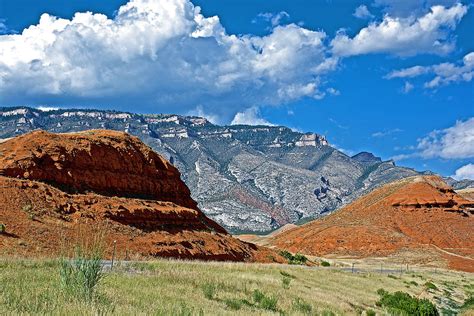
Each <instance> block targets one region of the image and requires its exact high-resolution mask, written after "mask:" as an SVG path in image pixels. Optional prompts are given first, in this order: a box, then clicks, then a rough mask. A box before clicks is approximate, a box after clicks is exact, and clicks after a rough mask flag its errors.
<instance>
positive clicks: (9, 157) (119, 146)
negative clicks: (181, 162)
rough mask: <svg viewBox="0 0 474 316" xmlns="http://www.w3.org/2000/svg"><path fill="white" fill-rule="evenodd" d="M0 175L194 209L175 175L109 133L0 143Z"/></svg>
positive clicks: (133, 141) (144, 149)
mask: <svg viewBox="0 0 474 316" xmlns="http://www.w3.org/2000/svg"><path fill="white" fill-rule="evenodd" d="M0 152H2V155H1V156H0V175H4V176H7V177H12V178H23V179H28V180H39V181H42V182H46V183H49V184H52V185H54V186H58V187H61V188H62V189H63V190H66V191H69V192H70V193H84V192H88V191H91V192H95V193H99V194H102V195H108V196H122V197H137V198H148V199H158V200H161V201H170V202H174V203H176V204H179V205H182V206H186V207H190V208H196V207H197V204H196V202H194V201H193V200H192V199H191V197H190V192H189V189H188V187H187V186H186V185H185V184H184V182H182V181H181V180H180V174H179V171H178V170H177V169H176V168H175V167H174V166H173V165H171V164H170V163H169V162H168V161H166V160H165V159H164V158H163V157H161V156H160V155H158V154H157V153H155V152H154V151H153V150H152V149H151V148H149V147H148V146H146V145H145V144H143V143H142V142H141V141H140V140H139V139H138V138H137V137H133V136H130V135H128V134H125V133H120V132H113V131H100V130H91V131H87V132H83V133H74V134H52V133H48V132H45V131H35V132H32V133H29V134H25V135H22V136H19V137H16V138H14V139H11V140H8V141H6V142H4V143H0Z"/></svg>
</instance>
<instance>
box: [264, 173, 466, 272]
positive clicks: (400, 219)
mask: <svg viewBox="0 0 474 316" xmlns="http://www.w3.org/2000/svg"><path fill="white" fill-rule="evenodd" d="M268 242H269V244H271V245H274V246H276V247H278V248H281V249H288V250H290V251H292V252H301V253H305V254H309V255H316V256H327V255H336V256H355V257H369V256H387V255H391V254H394V253H396V252H398V251H402V250H405V251H406V250H407V249H412V250H417V251H419V250H421V251H422V250H423V249H428V248H429V249H430V250H433V249H435V250H436V251H438V253H439V255H440V257H443V258H444V259H446V260H447V262H448V265H449V266H450V267H452V268H457V269H461V270H466V271H473V272H474V201H470V200H466V199H465V198H463V197H461V196H459V195H458V194H457V193H455V192H454V191H453V190H452V189H451V188H450V187H449V186H448V185H447V184H446V183H444V182H443V181H442V180H441V179H440V178H438V177H434V176H432V177H414V178H408V179H404V180H401V181H397V182H394V183H391V184H388V185H385V186H383V187H381V188H379V189H377V190H375V191H373V192H371V193H369V194H367V195H366V196H364V197H362V198H360V199H358V200H357V201H355V202H353V203H351V204H350V205H348V206H346V207H344V208H342V209H341V210H339V211H337V212H335V213H333V214H331V215H329V216H327V217H324V218H323V219H320V220H315V221H313V222H310V223H308V224H306V225H303V226H301V227H297V228H294V229H291V230H289V231H285V232H283V233H281V234H278V235H276V236H274V237H270V238H269V241H268Z"/></svg>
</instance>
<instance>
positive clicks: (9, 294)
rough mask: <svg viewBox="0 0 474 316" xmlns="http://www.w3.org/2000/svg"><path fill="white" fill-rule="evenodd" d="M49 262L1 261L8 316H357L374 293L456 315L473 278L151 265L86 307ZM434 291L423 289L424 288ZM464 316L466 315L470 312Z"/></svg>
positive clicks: (0, 297) (1, 296)
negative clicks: (400, 295) (424, 301)
mask: <svg viewBox="0 0 474 316" xmlns="http://www.w3.org/2000/svg"><path fill="white" fill-rule="evenodd" d="M59 283H60V282H59V264H58V262H57V261H52V260H24V259H1V260H0V311H2V312H1V313H6V314H69V315H71V314H73V315H77V314H120V315H123V314H133V315H138V314H153V315H230V314H232V315H272V314H274V315H278V314H280V315H282V314H285V315H304V314H307V315H308V314H310V315H321V314H322V315H346V314H348V315H352V314H354V315H356V314H367V313H368V312H369V314H372V313H370V311H373V312H376V313H377V314H381V315H383V314H386V313H387V312H386V311H385V310H384V309H383V308H381V307H378V306H376V304H375V303H376V302H377V300H378V298H379V296H378V295H377V290H378V289H385V290H386V291H388V292H394V291H404V292H407V293H410V294H412V295H415V296H416V297H418V298H428V299H429V300H430V301H432V302H433V303H435V304H436V305H437V307H438V309H439V311H444V312H445V313H447V311H449V310H450V311H451V312H457V311H458V310H459V308H460V306H462V305H463V303H464V302H465V301H466V300H467V299H468V298H469V297H470V296H472V295H474V274H470V273H461V272H453V271H448V270H440V269H438V270H434V269H422V268H419V269H414V270H413V271H408V272H403V273H400V272H398V273H396V272H393V273H391V272H390V271H387V272H386V273H377V272H359V273H351V271H350V270H349V271H347V270H341V269H333V268H323V267H303V266H291V265H278V264H248V263H222V262H196V261H194V262H189V261H177V260H156V261H150V262H131V263H130V262H128V263H121V264H119V265H118V266H116V267H114V269H113V271H108V272H107V273H106V277H105V279H104V280H103V282H102V283H101V284H100V287H99V289H98V293H99V295H98V296H97V298H95V299H94V301H93V302H92V303H90V302H89V303H87V302H84V301H80V300H76V299H74V298H70V297H68V296H66V295H65V294H64V293H63V292H62V290H61V287H60V286H59ZM429 283H431V284H433V285H434V286H428V285H427V284H429ZM468 313H469V312H468Z"/></svg>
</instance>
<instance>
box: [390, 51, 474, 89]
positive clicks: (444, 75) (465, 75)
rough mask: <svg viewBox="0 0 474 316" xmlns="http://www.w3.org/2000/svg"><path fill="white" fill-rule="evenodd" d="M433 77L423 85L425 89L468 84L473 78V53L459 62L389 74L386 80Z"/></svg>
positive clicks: (402, 70) (411, 68) (407, 69)
mask: <svg viewBox="0 0 474 316" xmlns="http://www.w3.org/2000/svg"><path fill="white" fill-rule="evenodd" d="M427 74H429V75H431V76H434V78H432V79H431V80H429V81H427V82H426V83H425V84H424V87H425V88H437V87H439V86H443V85H448V84H450V83H454V82H461V81H466V82H469V81H471V80H472V78H473V77H474V52H471V53H469V54H466V55H465V56H464V58H463V59H462V61H461V62H458V63H441V64H437V65H432V66H414V67H410V68H405V69H401V70H395V71H392V72H391V73H389V74H388V75H387V76H386V78H387V79H393V78H413V77H417V76H421V75H427Z"/></svg>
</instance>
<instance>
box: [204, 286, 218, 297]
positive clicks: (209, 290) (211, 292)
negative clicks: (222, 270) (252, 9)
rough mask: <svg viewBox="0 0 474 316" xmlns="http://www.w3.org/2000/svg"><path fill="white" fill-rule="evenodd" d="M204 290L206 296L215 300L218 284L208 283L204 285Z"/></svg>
mask: <svg viewBox="0 0 474 316" xmlns="http://www.w3.org/2000/svg"><path fill="white" fill-rule="evenodd" d="M202 292H203V293H204V297H205V298H207V299H208V300H213V299H214V297H215V296H216V286H215V285H214V284H211V283H206V284H204V285H203V286H202Z"/></svg>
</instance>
